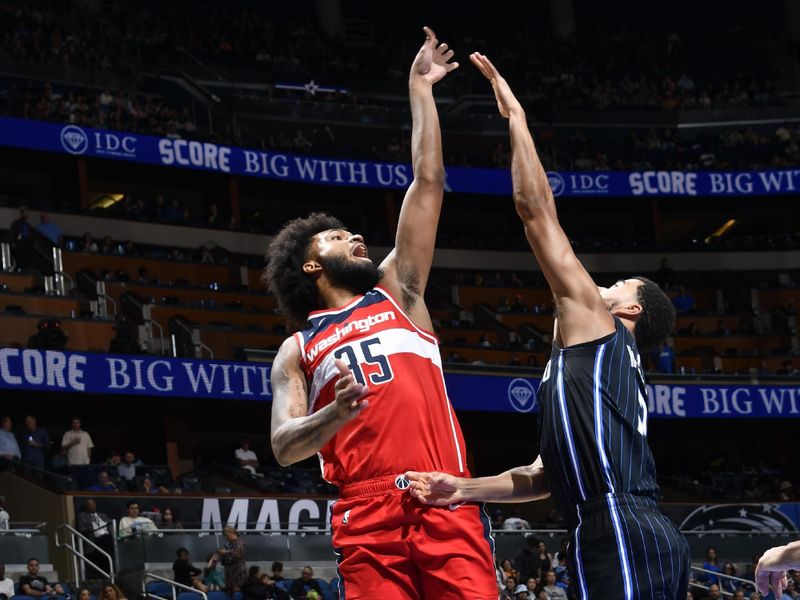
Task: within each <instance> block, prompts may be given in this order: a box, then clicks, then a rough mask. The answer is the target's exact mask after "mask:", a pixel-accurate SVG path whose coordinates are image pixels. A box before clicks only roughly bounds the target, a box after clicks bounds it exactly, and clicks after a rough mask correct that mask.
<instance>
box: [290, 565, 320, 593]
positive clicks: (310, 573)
mask: <svg viewBox="0 0 800 600" xmlns="http://www.w3.org/2000/svg"><path fill="white" fill-rule="evenodd" d="M311 592H315V593H316V594H317V599H321V598H322V588H320V587H319V583H318V582H317V580H316V579H314V569H312V568H311V567H309V566H308V565H306V566H305V567H303V572H302V573H301V575H300V578H299V579H295V580H294V581H293V582H292V587H291V588H289V594H290V595H291V596H292V598H308V600H313V599H314V596H313V595H311Z"/></svg>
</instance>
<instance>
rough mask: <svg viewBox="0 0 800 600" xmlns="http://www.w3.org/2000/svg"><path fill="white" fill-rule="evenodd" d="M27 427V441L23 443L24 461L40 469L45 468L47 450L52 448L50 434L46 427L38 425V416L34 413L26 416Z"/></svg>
mask: <svg viewBox="0 0 800 600" xmlns="http://www.w3.org/2000/svg"><path fill="white" fill-rule="evenodd" d="M25 427H26V428H27V429H28V432H27V433H26V434H25V441H24V442H23V444H22V462H24V463H27V464H29V465H33V466H34V467H36V468H38V469H44V457H45V452H47V449H48V448H50V436H48V435H47V432H46V431H45V430H44V429H40V428H39V427H38V426H37V424H36V417H35V416H33V415H27V416H26V417H25Z"/></svg>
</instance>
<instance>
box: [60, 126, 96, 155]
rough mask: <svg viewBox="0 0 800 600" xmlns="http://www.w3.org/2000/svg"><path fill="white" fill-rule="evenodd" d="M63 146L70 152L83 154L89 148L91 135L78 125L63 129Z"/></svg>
mask: <svg viewBox="0 0 800 600" xmlns="http://www.w3.org/2000/svg"><path fill="white" fill-rule="evenodd" d="M61 147H62V148H64V150H66V151H67V152H69V153H70V154H83V153H84V152H86V150H87V149H88V148H89V136H87V135H86V132H85V131H83V129H81V128H80V127H77V126H76V125H67V126H66V127H64V129H62V130H61Z"/></svg>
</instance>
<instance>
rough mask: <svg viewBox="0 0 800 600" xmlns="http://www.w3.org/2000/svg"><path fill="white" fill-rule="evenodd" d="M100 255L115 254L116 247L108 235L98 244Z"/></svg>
mask: <svg viewBox="0 0 800 600" xmlns="http://www.w3.org/2000/svg"><path fill="white" fill-rule="evenodd" d="M100 254H117V247H116V246H115V245H114V240H112V239H111V236H110V235H107V236H105V237H104V238H103V241H102V242H100Z"/></svg>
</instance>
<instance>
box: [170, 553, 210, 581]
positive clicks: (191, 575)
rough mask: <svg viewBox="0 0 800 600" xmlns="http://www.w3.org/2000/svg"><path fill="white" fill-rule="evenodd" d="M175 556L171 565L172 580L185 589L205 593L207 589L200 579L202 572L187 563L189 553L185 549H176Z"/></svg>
mask: <svg viewBox="0 0 800 600" xmlns="http://www.w3.org/2000/svg"><path fill="white" fill-rule="evenodd" d="M177 555H178V557H177V558H176V559H175V562H173V563H172V572H173V574H174V576H173V579H175V581H177V582H178V583H180V584H183V585H185V586H186V587H191V588H195V589H198V590H200V591H201V592H207V591H208V587H206V585H205V584H204V583H203V581H202V580H201V579H200V575H201V574H202V571H200V569H198V568H197V567H195V566H194V565H193V564H192V563H191V562H190V561H189V551H188V550H187V549H186V548H178V552H177Z"/></svg>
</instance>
